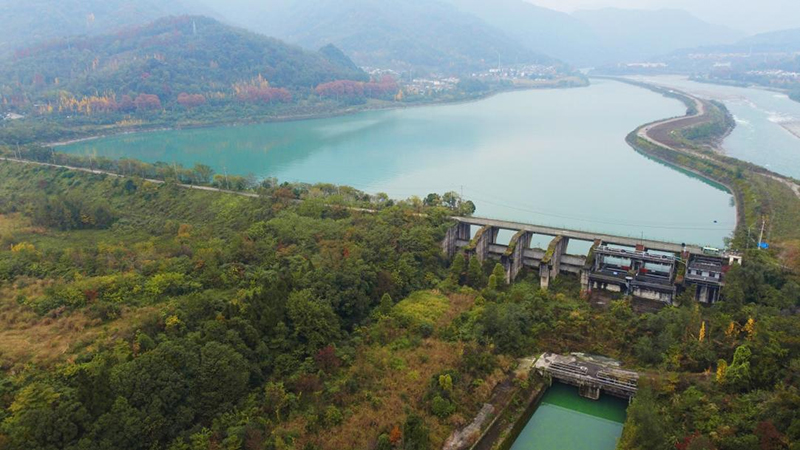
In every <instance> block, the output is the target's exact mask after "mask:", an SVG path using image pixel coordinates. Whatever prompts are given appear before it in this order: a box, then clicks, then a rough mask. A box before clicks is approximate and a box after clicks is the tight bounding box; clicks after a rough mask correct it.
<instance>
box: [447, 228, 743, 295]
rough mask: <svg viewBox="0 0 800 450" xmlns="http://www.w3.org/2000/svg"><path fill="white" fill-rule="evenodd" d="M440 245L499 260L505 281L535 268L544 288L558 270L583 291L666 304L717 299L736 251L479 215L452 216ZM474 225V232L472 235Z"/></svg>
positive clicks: (737, 259) (451, 253) (737, 258)
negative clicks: (579, 248)
mask: <svg viewBox="0 0 800 450" xmlns="http://www.w3.org/2000/svg"><path fill="white" fill-rule="evenodd" d="M453 220H455V221H456V224H455V225H454V226H453V227H452V228H450V229H449V230H448V231H447V234H446V236H445V238H444V241H443V242H442V249H443V251H444V252H445V253H446V254H447V256H448V257H450V258H452V257H454V256H455V255H456V254H457V253H459V252H464V254H465V255H466V256H467V257H468V258H478V260H479V261H480V262H484V261H486V260H487V259H491V260H497V261H499V262H500V263H501V264H502V265H503V267H504V268H505V273H506V283H511V282H512V281H514V280H515V279H516V278H517V276H518V275H519V273H520V272H521V271H522V270H523V269H528V270H532V271H534V272H536V273H538V274H539V279H540V283H541V287H542V288H543V289H547V288H548V286H549V285H550V282H551V281H552V280H554V279H556V278H557V277H559V276H560V275H564V274H571V275H575V276H577V277H580V280H581V287H582V291H583V292H584V293H585V294H587V295H591V294H592V292H595V291H608V292H615V293H620V294H623V295H631V296H634V297H639V298H643V299H648V300H657V301H661V302H664V303H669V304H671V303H672V302H673V301H674V300H675V298H676V297H677V295H678V294H679V293H681V292H683V291H684V290H686V289H695V293H696V294H695V295H696V298H697V300H698V301H701V302H704V303H714V302H716V301H717V300H719V298H720V290H721V289H722V287H723V286H724V284H725V273H726V272H727V270H728V268H729V267H730V265H732V264H736V263H741V257H740V256H738V255H733V254H730V255H728V254H723V253H722V252H720V251H719V250H716V249H709V248H703V247H698V246H693V245H685V244H676V243H670V242H661V241H653V240H646V239H636V238H631V237H623V236H613V235H608V234H602V233H592V232H587V231H576V230H567V229H560V228H553V227H546V226H541V225H532V224H523V223H516V222H508V221H503V220H495V219H485V218H479V217H454V218H453ZM473 227H477V228H478V229H477V232H475V233H474V235H473V232H472V231H473ZM501 230H507V231H510V232H512V233H514V235H513V237H512V238H511V240H510V242H509V243H508V245H504V244H501V243H499V242H498V239H497V237H498V234H499V233H500V231H501ZM534 236H546V237H549V238H551V241H550V245H549V246H548V247H547V248H546V249H540V248H531V242H532V240H533V237H534ZM571 240H575V241H586V242H589V243H591V249H590V250H589V253H588V254H586V255H571V254H569V253H568V252H567V248H568V246H569V242H570V241H571Z"/></svg>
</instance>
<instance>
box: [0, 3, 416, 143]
mask: <svg viewBox="0 0 800 450" xmlns="http://www.w3.org/2000/svg"><path fill="white" fill-rule="evenodd" d="M331 86H334V87H341V86H347V87H356V89H352V88H351V89H347V90H343V89H338V88H334V89H331ZM399 92H400V87H399V85H398V84H397V82H396V81H395V80H394V79H393V78H391V77H389V76H379V77H377V78H376V79H370V77H369V76H368V75H367V74H366V73H364V72H363V71H362V70H361V69H360V68H358V67H357V66H356V65H355V64H354V63H353V62H352V61H351V60H350V59H349V58H348V57H347V56H346V55H345V54H344V53H343V52H342V51H341V50H339V49H338V48H336V47H334V46H332V45H326V46H324V47H323V48H322V49H320V51H318V52H309V51H306V50H303V49H301V48H299V47H295V46H291V45H288V44H285V43H283V42H281V41H278V40H276V39H272V38H268V37H265V36H260V35H257V34H254V33H250V32H246V31H243V30H239V29H236V28H232V27H229V26H227V25H223V24H221V23H219V22H217V21H216V20H213V19H210V18H206V17H199V16H180V17H169V18H164V19H160V20H158V21H156V22H153V23H151V24H148V25H143V26H139V27H135V28H130V29H126V30H123V31H119V32H116V33H114V34H106V35H100V36H92V37H74V38H63V39H60V40H56V41H51V42H49V43H47V44H42V45H38V46H34V47H28V48H25V49H22V50H19V51H18V52H17V54H16V56H15V57H14V58H11V59H6V60H3V61H0V103H1V104H0V113H2V115H5V114H6V113H14V114H17V115H21V116H22V120H12V121H0V142H4V143H7V144H14V145H16V144H18V143H28V142H41V141H54V140H61V139H72V138H78V137H85V136H87V135H97V134H102V133H107V132H109V131H115V130H116V131H121V130H132V129H141V128H153V127H172V126H198V125H207V124H212V123H220V122H232V121H237V120H242V118H245V119H246V120H249V121H257V120H271V119H273V120H274V119H275V118H284V117H298V116H299V117H302V116H310V115H320V114H330V113H336V112H341V111H342V110H344V109H347V108H350V107H353V106H354V105H364V104H366V103H367V102H377V103H381V102H382V103H381V104H388V105H391V104H392V103H393V102H395V101H396V98H397V96H398V93H399ZM331 93H334V94H335V95H331ZM400 98H402V95H400Z"/></svg>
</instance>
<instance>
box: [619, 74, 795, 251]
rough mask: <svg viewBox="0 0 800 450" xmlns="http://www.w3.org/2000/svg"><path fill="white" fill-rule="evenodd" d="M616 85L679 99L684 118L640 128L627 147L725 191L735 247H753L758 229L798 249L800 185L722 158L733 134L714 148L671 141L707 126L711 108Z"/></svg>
mask: <svg viewBox="0 0 800 450" xmlns="http://www.w3.org/2000/svg"><path fill="white" fill-rule="evenodd" d="M618 80H619V81H621V82H628V83H630V84H634V85H637V86H641V87H645V88H648V89H651V90H653V91H654V92H660V93H662V94H663V95H667V96H670V97H673V98H677V99H681V100H682V101H684V103H685V104H686V105H687V114H686V115H685V116H683V117H678V118H669V119H664V120H661V121H657V122H653V123H650V124H645V125H642V126H641V127H639V128H637V129H636V130H634V131H632V132H631V133H630V134H629V135H628V136H627V138H626V141H627V142H628V144H629V145H630V146H631V147H632V148H633V149H634V150H636V151H637V152H639V153H641V154H643V155H645V156H647V157H650V158H653V159H654V160H657V161H659V162H662V163H664V164H667V165H670V166H673V167H675V168H678V169H680V170H684V171H687V172H689V173H691V174H693V175H696V176H699V177H702V178H703V179H706V180H708V181H710V182H713V183H716V184H719V185H721V186H724V187H725V188H726V189H727V190H728V191H729V192H731V194H732V195H733V197H734V201H735V203H736V211H737V226H736V231H735V232H734V236H733V240H732V244H733V245H734V246H738V247H739V248H747V247H749V246H751V245H753V243H752V242H750V240H751V238H748V237H747V235H748V233H747V230H749V229H753V228H757V227H759V226H761V224H762V223H764V224H766V225H767V229H768V233H767V236H770V237H771V238H773V239H774V240H775V241H777V242H779V243H780V242H782V243H785V245H791V246H795V245H796V243H795V242H794V241H795V240H797V239H799V238H800V230H798V229H797V227H796V223H797V221H798V220H800V185H799V184H798V183H797V181H796V180H794V179H791V178H789V177H784V176H782V175H780V174H777V173H774V172H772V171H770V170H768V169H766V168H764V167H761V166H757V165H755V164H752V163H748V162H745V161H741V160H738V159H736V158H732V157H729V156H727V155H725V154H724V147H723V144H722V142H723V140H724V138H725V137H726V136H727V135H728V134H729V133H730V132H731V130H732V128H730V127H729V128H728V129H727V130H725V132H724V133H718V134H717V136H715V137H714V139H713V141H714V142H715V144H713V145H711V146H709V145H708V143H707V142H706V143H700V144H696V143H694V142H692V141H691V140H683V141H681V142H677V141H676V140H675V139H674V136H676V134H677V133H684V132H685V130H687V129H691V128H693V127H697V126H700V125H702V124H703V123H706V121H708V120H711V119H710V118H709V117H708V111H709V108H708V106H709V102H704V101H703V100H700V99H698V98H697V97H694V96H692V95H690V94H688V93H685V92H683V91H679V90H677V89H668V88H662V87H660V86H655V85H650V84H648V83H642V82H638V81H634V80H626V79H618ZM684 134H685V133H684Z"/></svg>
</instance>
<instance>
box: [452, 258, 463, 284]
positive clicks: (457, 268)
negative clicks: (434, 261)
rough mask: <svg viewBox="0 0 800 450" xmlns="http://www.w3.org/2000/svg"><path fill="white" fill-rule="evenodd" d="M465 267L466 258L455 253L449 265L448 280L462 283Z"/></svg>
mask: <svg viewBox="0 0 800 450" xmlns="http://www.w3.org/2000/svg"><path fill="white" fill-rule="evenodd" d="M465 266H466V256H465V255H464V254H463V253H456V255H455V256H454V257H453V263H452V264H450V279H451V280H452V281H453V282H454V283H456V284H461V283H462V281H463V279H464V269H465Z"/></svg>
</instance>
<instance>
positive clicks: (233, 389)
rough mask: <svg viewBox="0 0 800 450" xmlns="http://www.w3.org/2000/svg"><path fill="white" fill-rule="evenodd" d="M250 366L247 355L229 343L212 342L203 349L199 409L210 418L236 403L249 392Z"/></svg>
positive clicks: (199, 377) (199, 374)
mask: <svg viewBox="0 0 800 450" xmlns="http://www.w3.org/2000/svg"><path fill="white" fill-rule="evenodd" d="M248 378H249V370H248V367H247V361H245V359H244V357H243V356H242V355H241V354H239V353H238V352H236V350H234V349H233V348H231V347H230V346H228V345H224V344H220V343H219V342H209V343H207V344H206V345H205V346H203V348H202V349H201V350H200V367H199V373H198V379H197V390H198V394H199V399H198V411H199V413H200V415H201V416H203V417H205V418H207V419H211V418H213V417H214V416H215V415H216V414H217V413H218V412H220V411H225V410H228V409H230V408H232V407H233V405H234V404H235V402H236V401H237V400H239V399H240V398H242V397H243V396H244V394H245V393H246V392H247V382H248Z"/></svg>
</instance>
